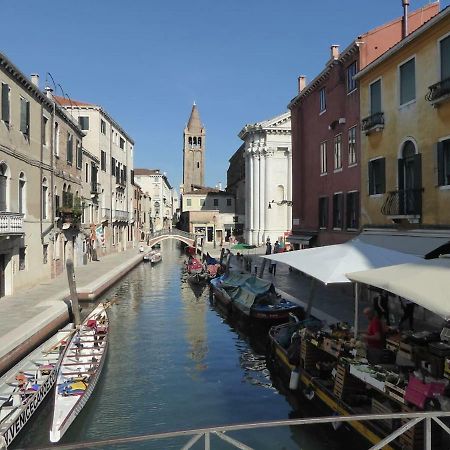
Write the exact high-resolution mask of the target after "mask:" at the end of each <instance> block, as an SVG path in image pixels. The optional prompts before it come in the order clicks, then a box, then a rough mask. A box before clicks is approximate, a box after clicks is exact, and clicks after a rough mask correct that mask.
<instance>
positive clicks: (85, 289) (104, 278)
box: [0, 248, 142, 374]
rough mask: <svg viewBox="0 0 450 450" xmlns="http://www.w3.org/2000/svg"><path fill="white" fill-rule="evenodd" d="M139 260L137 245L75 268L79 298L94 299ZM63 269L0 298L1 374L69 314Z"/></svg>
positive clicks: (140, 256) (54, 329) (66, 318)
mask: <svg viewBox="0 0 450 450" xmlns="http://www.w3.org/2000/svg"><path fill="white" fill-rule="evenodd" d="M141 261H142V253H139V252H138V250H137V249H136V248H133V249H129V250H127V251H125V252H121V253H116V254H110V255H107V256H104V257H102V258H101V259H100V260H99V261H92V262H90V263H89V264H88V265H85V266H80V267H77V268H76V269H75V281H76V285H77V293H78V297H79V299H80V300H85V301H86V300H87V301H94V300H95V299H97V298H98V297H99V296H101V295H102V294H103V293H104V292H105V291H106V290H107V289H109V288H110V287H112V286H113V285H114V284H116V283H117V282H118V281H119V280H120V279H121V278H122V277H123V276H125V275H126V274H127V273H128V272H129V271H130V270H132V269H133V268H134V267H135V266H136V265H137V264H139V263H140V262H141ZM69 296H70V292H69V286H68V280H67V275H66V273H63V274H61V275H60V276H59V277H57V278H55V279H54V280H52V281H51V282H47V283H42V284H39V285H37V286H34V287H32V288H30V289H27V290H25V291H22V292H19V293H17V294H15V295H11V296H8V297H4V298H2V299H1V300H0V374H3V373H4V372H6V371H7V370H8V369H9V368H10V367H12V366H13V365H14V364H15V363H16V362H17V361H19V360H20V359H22V358H23V357H24V356H25V355H27V354H28V353H29V352H30V351H32V350H33V349H34V348H35V347H36V346H38V345H39V344H41V343H42V342H43V341H45V339H47V338H48V337H49V336H51V335H52V334H54V333H55V332H56V331H57V330H58V329H59V328H61V327H62V326H64V325H65V324H66V323H67V322H68V321H69V318H70V302H69V300H68V299H69Z"/></svg>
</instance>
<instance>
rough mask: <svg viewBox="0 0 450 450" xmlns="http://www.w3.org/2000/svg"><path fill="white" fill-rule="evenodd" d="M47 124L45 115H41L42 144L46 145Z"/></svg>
mask: <svg viewBox="0 0 450 450" xmlns="http://www.w3.org/2000/svg"><path fill="white" fill-rule="evenodd" d="M47 126H48V119H47V117H45V116H43V117H42V143H43V144H44V145H47V135H48V133H47Z"/></svg>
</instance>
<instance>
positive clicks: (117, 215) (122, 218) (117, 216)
mask: <svg viewBox="0 0 450 450" xmlns="http://www.w3.org/2000/svg"><path fill="white" fill-rule="evenodd" d="M113 220H117V221H119V222H127V221H128V211H121V210H120V209H115V210H114V212H113Z"/></svg>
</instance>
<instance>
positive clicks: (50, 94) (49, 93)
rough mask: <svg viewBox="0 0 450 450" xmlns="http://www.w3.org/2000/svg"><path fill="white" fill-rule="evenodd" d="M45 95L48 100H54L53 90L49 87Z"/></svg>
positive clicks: (46, 88)
mask: <svg viewBox="0 0 450 450" xmlns="http://www.w3.org/2000/svg"><path fill="white" fill-rule="evenodd" d="M45 95H46V96H47V98H50V99H52V100H53V89H52V88H51V87H49V86H46V87H45Z"/></svg>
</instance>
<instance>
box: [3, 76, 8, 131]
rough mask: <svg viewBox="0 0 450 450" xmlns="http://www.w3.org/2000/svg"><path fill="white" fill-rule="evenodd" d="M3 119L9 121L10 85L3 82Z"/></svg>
mask: <svg viewBox="0 0 450 450" xmlns="http://www.w3.org/2000/svg"><path fill="white" fill-rule="evenodd" d="M2 120H3V121H4V122H6V123H9V86H8V85H7V84H4V83H2Z"/></svg>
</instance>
